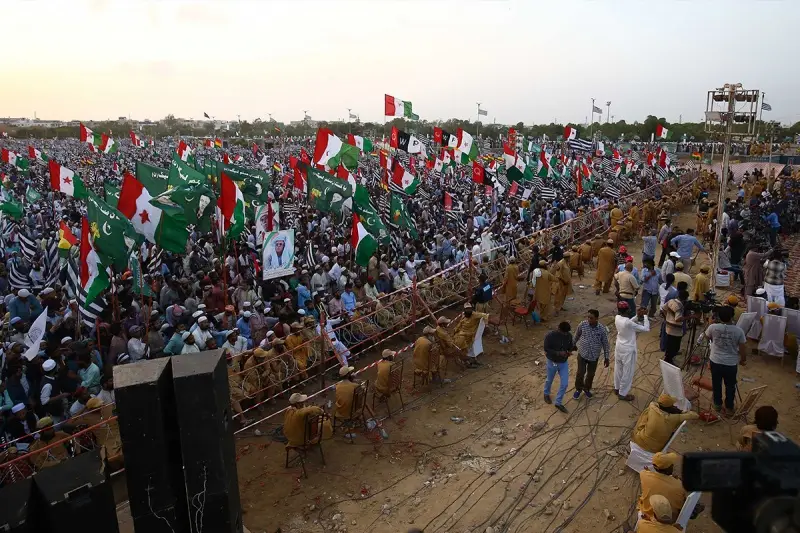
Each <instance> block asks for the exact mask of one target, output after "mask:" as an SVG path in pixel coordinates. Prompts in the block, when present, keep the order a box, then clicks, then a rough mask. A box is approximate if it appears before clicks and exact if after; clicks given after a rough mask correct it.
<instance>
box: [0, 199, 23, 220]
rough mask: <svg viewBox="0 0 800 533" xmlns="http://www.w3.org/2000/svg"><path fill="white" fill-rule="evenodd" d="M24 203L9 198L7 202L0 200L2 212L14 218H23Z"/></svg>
mask: <svg viewBox="0 0 800 533" xmlns="http://www.w3.org/2000/svg"><path fill="white" fill-rule="evenodd" d="M23 212H24V210H23V208H22V205H21V204H19V203H17V202H15V201H14V200H11V199H9V200H8V201H7V202H0V213H5V214H6V215H8V216H9V217H11V218H12V219H13V220H22V215H23Z"/></svg>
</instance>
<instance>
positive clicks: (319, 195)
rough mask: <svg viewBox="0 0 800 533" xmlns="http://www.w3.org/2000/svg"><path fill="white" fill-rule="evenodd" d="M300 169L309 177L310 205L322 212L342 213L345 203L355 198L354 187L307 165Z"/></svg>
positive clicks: (302, 165)
mask: <svg viewBox="0 0 800 533" xmlns="http://www.w3.org/2000/svg"><path fill="white" fill-rule="evenodd" d="M298 167H299V168H300V169H301V170H305V172H306V175H307V189H308V204H309V205H310V206H311V207H313V208H315V209H319V210H320V211H327V212H329V213H339V212H341V211H342V205H343V204H344V201H345V200H346V199H348V198H350V197H351V196H353V187H352V185H351V184H350V183H349V182H347V181H344V180H341V179H339V178H337V177H334V176H331V175H330V174H326V173H325V172H321V171H319V170H317V169H316V168H314V167H312V166H310V165H307V164H305V163H302V162H300V163H298Z"/></svg>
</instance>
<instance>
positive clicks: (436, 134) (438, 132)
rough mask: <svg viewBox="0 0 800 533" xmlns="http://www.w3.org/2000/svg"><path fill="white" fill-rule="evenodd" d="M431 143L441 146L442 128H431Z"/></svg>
mask: <svg viewBox="0 0 800 533" xmlns="http://www.w3.org/2000/svg"><path fill="white" fill-rule="evenodd" d="M433 142H435V143H438V144H442V128H437V127H436V126H434V127H433Z"/></svg>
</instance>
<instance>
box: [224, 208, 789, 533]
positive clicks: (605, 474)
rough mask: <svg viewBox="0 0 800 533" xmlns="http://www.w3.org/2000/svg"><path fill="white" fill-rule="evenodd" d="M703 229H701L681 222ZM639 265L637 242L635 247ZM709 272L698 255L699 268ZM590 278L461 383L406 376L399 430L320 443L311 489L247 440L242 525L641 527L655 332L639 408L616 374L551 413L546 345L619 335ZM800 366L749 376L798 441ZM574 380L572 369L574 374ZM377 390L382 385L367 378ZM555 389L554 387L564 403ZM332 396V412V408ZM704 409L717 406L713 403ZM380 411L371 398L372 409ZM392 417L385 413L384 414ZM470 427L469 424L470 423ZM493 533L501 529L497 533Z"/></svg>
mask: <svg viewBox="0 0 800 533" xmlns="http://www.w3.org/2000/svg"><path fill="white" fill-rule="evenodd" d="M676 223H678V224H679V226H681V227H693V226H694V217H693V215H692V214H690V213H688V212H687V213H684V214H682V215H681V216H679V217H676ZM627 245H628V249H629V250H631V255H633V256H634V257H635V258H637V264H638V263H639V258H640V256H641V253H640V252H641V242H638V243H637V242H631V243H628V244H627ZM704 261H706V258H705V256H703V255H701V256H700V259H699V263H700V264H699V265H696V266H695V267H694V269H693V271H692V272H693V273H694V272H697V269H698V268H699V267H700V266H702V264H703V262H704ZM593 280H594V271H593V270H589V271H588V272H587V273H586V274H585V275H584V277H583V279H582V280H579V279H578V277H577V274H574V275H573V288H574V291H575V294H574V295H573V296H572V297H571V298H570V299H568V300H567V302H566V305H565V310H563V311H562V312H561V313H560V316H558V317H555V318H553V319H551V320H550V321H549V323H547V324H545V325H537V326H530V327H527V326H525V325H522V323H521V322H518V323H517V324H515V325H509V326H508V335H509V336H510V337H511V338H512V339H513V342H512V343H510V344H506V345H501V344H499V343H498V338H497V337H495V336H490V335H486V336H485V338H484V348H485V350H486V355H485V357H483V358H482V359H483V360H484V363H485V364H484V366H483V367H481V368H480V369H477V370H457V369H455V367H454V366H451V367H450V368H449V369H448V374H447V376H446V377H447V378H450V379H452V382H451V383H448V384H445V385H444V386H441V387H440V386H438V385H432V386H430V387H423V388H422V390H418V391H414V390H412V387H411V381H412V365H411V364H410V360H409V361H408V364H406V365H405V372H404V374H405V375H404V383H403V400H404V401H405V409H404V410H402V412H401V411H400V401H399V399H398V398H397V397H395V398H393V399H392V407H393V409H392V412H393V414H392V417H391V418H387V419H385V420H383V422H382V428H383V430H384V431H385V432H386V433H387V434H388V438H382V437H381V435H380V433H379V431H378V430H374V431H372V432H368V433H366V434H363V433H362V434H359V435H358V437H357V438H356V439H355V442H353V443H352V444H351V443H349V442H348V441H346V440H345V439H344V437H343V435H342V432H337V434H336V436H335V437H334V439H333V440H328V441H323V451H324V454H325V466H323V465H322V460H321V458H320V457H319V455H317V454H315V453H312V454H311V455H310V458H309V459H308V460H307V462H306V467H307V469H308V478H307V479H304V478H303V477H302V471H301V469H300V467H299V466H297V467H295V468H290V469H285V468H284V460H285V451H284V447H283V445H282V444H280V443H277V442H274V441H271V440H270V439H269V437H267V436H266V435H267V434H268V433H269V430H270V429H271V428H272V427H274V426H269V425H268V424H263V425H262V426H261V427H260V431H262V432H263V434H264V436H258V437H256V436H252V433H250V434H249V435H248V436H241V437H240V438H238V439H237V451H238V467H239V468H238V471H239V485H240V489H241V501H242V510H243V513H244V523H245V525H246V526H247V527H248V528H249V529H250V531H251V532H252V533H262V532H265V533H273V532H275V531H278V530H280V531H282V532H283V533H286V532H292V533H306V532H308V533H310V532H323V531H337V532H350V533H357V532H365V533H366V532H369V533H398V532H405V531H407V530H408V529H409V528H411V527H418V528H421V529H423V530H424V531H425V532H426V533H433V532H445V531H453V532H459V533H461V532H468V531H471V532H481V533H484V532H489V531H492V532H500V531H503V532H511V533H520V532H525V531H565V532H569V531H582V532H586V531H597V532H601V531H602V532H612V531H623V530H627V529H628V526H631V527H632V526H633V525H634V524H635V520H636V519H635V515H636V513H635V508H636V500H637V498H638V496H639V478H638V474H636V473H635V472H633V471H632V470H630V469H627V468H626V467H625V459H626V454H627V450H628V443H629V440H630V433H631V429H632V427H633V424H634V423H635V421H636V419H637V418H638V415H639V413H641V411H642V410H643V409H644V408H645V407H646V406H647V404H648V403H649V402H650V401H652V400H653V399H654V398H655V397H656V396H657V395H658V394H659V393H660V392H661V390H662V389H661V375H660V370H659V365H658V361H659V360H660V359H661V358H662V357H663V354H662V353H661V352H660V351H659V350H658V348H659V343H658V326H659V323H656V324H655V327H653V328H652V331H650V332H649V333H646V334H641V335H640V336H639V356H638V368H637V371H636V375H635V381H634V390H633V391H632V392H633V394H634V395H635V396H636V399H635V400H634V401H633V402H632V403H629V402H625V401H620V400H619V399H617V397H616V395H614V393H613V392H612V389H613V370H614V363H613V343H614V338H615V335H614V331H613V327H612V335H611V343H612V363H611V366H610V367H609V368H607V369H605V368H603V366H602V364H601V365H599V366H598V369H597V375H596V377H595V384H594V391H593V392H594V397H593V398H592V399H590V400H587V399H586V398H581V399H580V400H577V401H576V400H573V399H572V392H573V390H574V388H573V385H572V383H570V387H569V389H568V391H567V395H566V397H565V405H566V407H567V408H568V409H569V413H568V414H562V413H561V412H559V411H557V410H556V409H555V408H553V406H551V405H547V404H545V403H544V401H543V398H542V390H543V384H544V378H545V357H544V354H543V352H542V339H543V337H544V334H545V333H546V332H547V331H548V330H549V329H550V328H555V327H556V325H557V324H558V322H559V321H561V320H568V321H569V322H570V323H571V324H572V325H573V328H574V327H575V326H576V325H577V324H578V322H579V321H580V320H583V318H584V316H585V314H586V311H587V310H588V309H590V308H596V309H599V310H600V315H601V317H600V318H601V322H603V323H604V324H606V325H609V324H612V323H613V318H614V314H615V312H616V309H615V302H614V297H613V294H601V295H600V296H595V294H594V291H593V290H592V289H591V284H592V282H593ZM793 363H794V362H793V361H789V362H787V363H786V364H784V365H782V363H781V361H780V360H777V359H772V358H769V357H768V356H763V357H762V356H751V357H750V358H749V359H748V364H747V366H745V367H741V368H740V370H739V385H740V389H741V393H742V394H743V395H744V394H745V393H746V391H747V390H749V389H750V388H752V387H755V386H758V385H763V384H768V385H769V387H768V389H767V391H766V393H765V394H764V396H763V397H762V400H761V402H759V404H761V405H764V404H771V405H773V406H775V407H776V409H778V411H779V413H780V422H779V429H780V430H781V431H782V432H784V433H785V434H787V435H788V436H790V437H792V438H795V437H796V436H797V434H798V429H799V428H800V420H798V409H797V408H798V405H800V402H799V401H798V392H797V390H796V389H795V388H794V383H795V372H794V366H793ZM570 366H571V368H570V380H573V379H574V372H575V363H574V358H571V361H570ZM367 377H368V378H370V379H373V378H374V375H372V374H370V375H368V376H367ZM555 389H557V384H556V383H554V391H553V394H555ZM332 398H333V395H332V393H331V394H330V395H329V396H328V397H327V398H325V399H326V400H327V399H332ZM701 398H702V399H701V402H702V406H703V408H704V409H707V408H708V406H709V404H710V396H709V394H708V393H705V392H703V393H702V395H701ZM368 401H369V402H371V397H370V399H368ZM378 415H379V416H380V417H383V416H385V415H386V407H385V406H379V407H378ZM461 419H463V420H461ZM740 429H741V424H729V423H728V422H726V421H720V422H717V423H714V424H705V423H702V422H700V421H695V422H690V423H689V424H688V430H687V431H685V432H684V433H683V434H682V435H681V436H680V437H679V438H678V439H676V440H675V442H674V444H673V450H674V451H677V452H679V453H685V452H689V451H699V450H704V451H710V450H731V449H735V442H736V439H737V438H738V435H739V431H740ZM701 501H703V502H704V503H706V505H707V509H706V511H705V512H704V513H703V514H702V515H701V516H700V517H699V518H698V519H696V520H693V521H691V525H690V527H691V529H692V531H695V532H698V533H701V532H716V531H721V530H720V529H719V528H718V527H717V526H716V525H715V524H714V523H713V521H712V520H711V518H710V495H707V494H706V495H704V496H703V498H702V500H701ZM490 528H491V529H490Z"/></svg>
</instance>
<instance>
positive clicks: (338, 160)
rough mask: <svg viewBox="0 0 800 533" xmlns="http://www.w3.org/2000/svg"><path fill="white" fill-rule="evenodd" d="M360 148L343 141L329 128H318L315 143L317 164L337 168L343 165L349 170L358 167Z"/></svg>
mask: <svg viewBox="0 0 800 533" xmlns="http://www.w3.org/2000/svg"><path fill="white" fill-rule="evenodd" d="M359 155H360V153H359V149H358V148H357V147H356V146H355V145H353V144H347V143H343V142H342V140H341V139H340V138H339V137H337V136H336V135H335V134H334V133H333V131H331V130H329V129H328V128H320V129H319V130H317V140H316V143H315V144H314V158H313V162H314V164H315V165H320V166H324V167H327V168H330V169H337V168H339V165H342V166H343V167H344V168H346V169H347V170H349V171H351V172H352V171H353V170H355V169H356V168H357V167H358V157H359Z"/></svg>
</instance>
